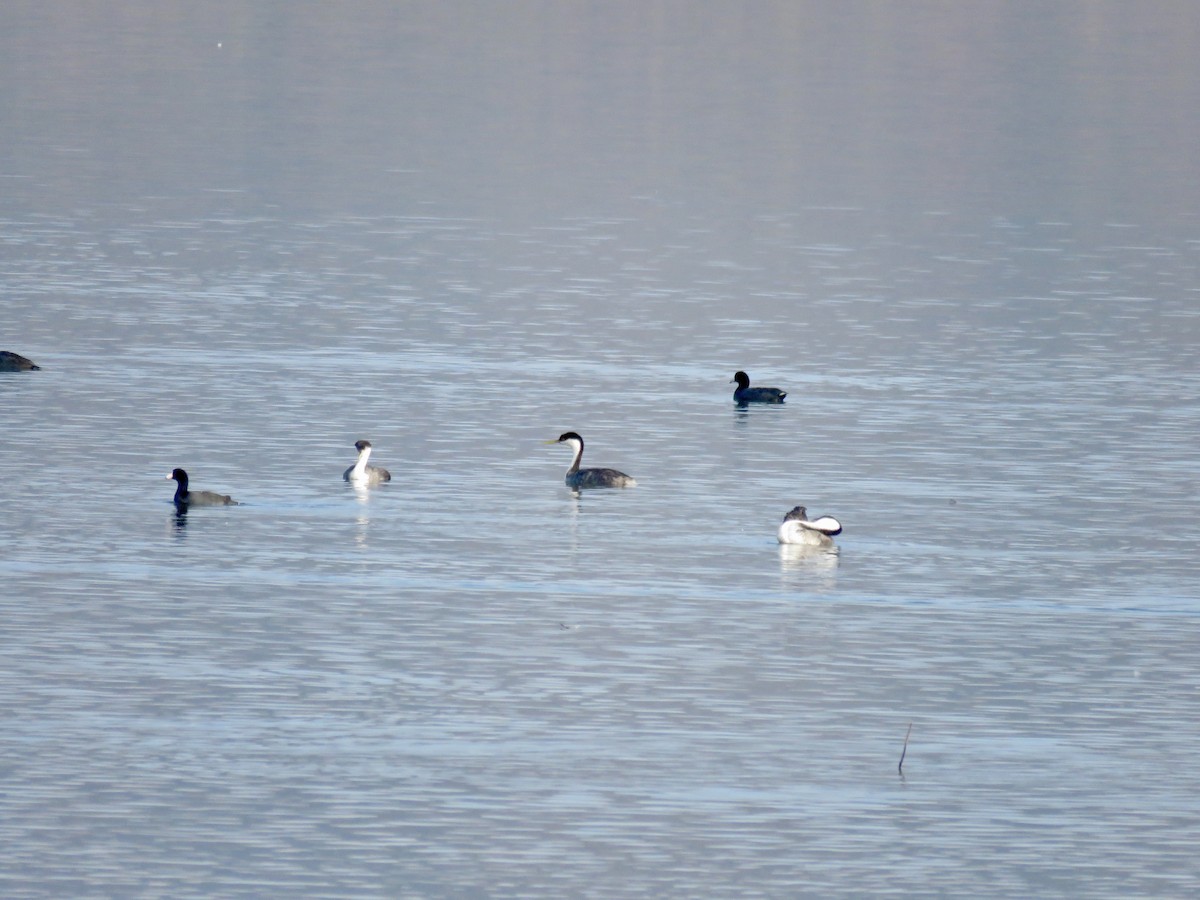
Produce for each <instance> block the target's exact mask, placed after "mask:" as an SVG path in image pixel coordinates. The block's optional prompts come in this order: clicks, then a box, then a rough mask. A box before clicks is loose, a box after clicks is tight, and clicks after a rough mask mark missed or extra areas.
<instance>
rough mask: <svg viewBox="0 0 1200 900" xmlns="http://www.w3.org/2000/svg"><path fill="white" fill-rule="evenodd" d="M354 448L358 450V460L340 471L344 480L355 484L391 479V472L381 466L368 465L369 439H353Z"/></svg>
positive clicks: (369, 456) (369, 455)
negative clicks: (343, 470)
mask: <svg viewBox="0 0 1200 900" xmlns="http://www.w3.org/2000/svg"><path fill="white" fill-rule="evenodd" d="M354 449H355V450H357V451H358V460H357V461H356V462H355V463H354V465H352V466H351V467H350V468H348V469H347V470H346V471H345V472H344V473H342V478H343V479H344V480H345V481H351V482H354V483H355V484H379V483H380V482H383V481H391V480H392V473H391V472H389V471H388V470H387V469H385V468H383V467H382V466H368V465H367V460H368V459H370V458H371V442H370V441H355V442H354Z"/></svg>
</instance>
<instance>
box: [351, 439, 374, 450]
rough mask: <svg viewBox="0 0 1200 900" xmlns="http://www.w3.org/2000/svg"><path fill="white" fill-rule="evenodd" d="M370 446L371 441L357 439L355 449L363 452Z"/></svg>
mask: <svg viewBox="0 0 1200 900" xmlns="http://www.w3.org/2000/svg"><path fill="white" fill-rule="evenodd" d="M370 446H371V442H370V441H355V442H354V449H355V450H357V451H358V452H359V453H362V452H363V451H364V450H366V449H367V448H368V447H370Z"/></svg>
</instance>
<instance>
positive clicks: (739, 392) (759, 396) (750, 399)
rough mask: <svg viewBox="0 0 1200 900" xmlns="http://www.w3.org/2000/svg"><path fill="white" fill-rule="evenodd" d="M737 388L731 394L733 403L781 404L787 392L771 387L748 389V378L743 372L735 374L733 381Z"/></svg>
mask: <svg viewBox="0 0 1200 900" xmlns="http://www.w3.org/2000/svg"><path fill="white" fill-rule="evenodd" d="M729 383H730V384H736V385H737V388H736V389H735V390H734V392H733V402H734V403H737V404H745V403H782V402H783V398H784V397H786V396H787V391H781V390H780V389H779V388H772V387H750V376H749V375H747V374H746V373H745V372H735V373H734V375H733V381H731V382H729Z"/></svg>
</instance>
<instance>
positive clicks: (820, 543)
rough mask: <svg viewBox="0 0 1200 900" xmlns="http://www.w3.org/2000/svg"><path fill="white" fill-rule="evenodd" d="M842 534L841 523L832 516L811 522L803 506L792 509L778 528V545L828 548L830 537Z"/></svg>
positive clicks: (818, 518)
mask: <svg viewBox="0 0 1200 900" xmlns="http://www.w3.org/2000/svg"><path fill="white" fill-rule="evenodd" d="M841 533H842V523H841V522H839V521H838V520H837V519H835V518H834V517H833V516H818V517H817V518H815V519H812V520H811V521H810V520H809V518H808V510H806V509H805V508H804V507H803V506H796V507H793V509H792V511H791V512H789V513H788V514H787V515H786V516H784V517H783V524H782V525H780V526H779V543H781V544H805V545H807V546H809V547H828V546H830V545H831V544H833V539H832V536H833V535H835V534H841Z"/></svg>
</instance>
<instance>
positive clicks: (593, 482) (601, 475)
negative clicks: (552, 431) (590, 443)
mask: <svg viewBox="0 0 1200 900" xmlns="http://www.w3.org/2000/svg"><path fill="white" fill-rule="evenodd" d="M546 443H547V444H566V445H567V446H568V447H570V448H571V449H572V450H574V451H575V458H574V459H573V460H572V461H571V468H569V469H567V477H566V479H565V480H566V482H567V487H569V488H572V489H574V490H579V489H580V488H595V487H635V486H636V485H637V482H636V481H634V480H633V479H632V478H630V477H629V476H628V475H626V474H625V473H624V472H618V471H617V470H616V469H581V468H579V460H581V459H582V458H583V438H581V437H580V436H579V435H578V434H576V433H575V432H574V431H567V432H564V433H563V434H561V435H559V437H558V439H557V440H553V441H546Z"/></svg>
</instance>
